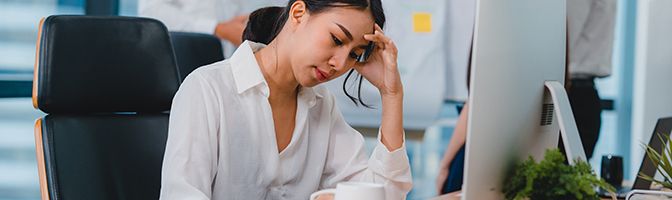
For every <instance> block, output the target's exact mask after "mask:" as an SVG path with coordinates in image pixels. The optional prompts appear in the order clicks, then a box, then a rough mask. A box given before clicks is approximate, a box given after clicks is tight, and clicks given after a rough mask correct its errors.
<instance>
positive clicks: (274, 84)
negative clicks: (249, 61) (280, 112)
mask: <svg viewBox="0 0 672 200" xmlns="http://www.w3.org/2000/svg"><path fill="white" fill-rule="evenodd" d="M254 57H255V58H256V59H257V63H259V67H260V70H261V73H262V74H263V75H264V79H266V83H267V84H268V87H269V91H270V95H269V97H268V98H269V100H280V101H284V100H293V99H296V96H297V94H298V91H299V90H298V89H299V83H298V82H297V81H296V78H294V74H293V72H292V68H291V66H289V62H287V59H284V58H283V57H282V51H281V50H280V49H279V45H278V43H277V40H273V41H272V42H271V43H270V44H268V45H267V46H266V47H265V48H262V49H260V50H259V51H257V52H256V53H255V54H254Z"/></svg>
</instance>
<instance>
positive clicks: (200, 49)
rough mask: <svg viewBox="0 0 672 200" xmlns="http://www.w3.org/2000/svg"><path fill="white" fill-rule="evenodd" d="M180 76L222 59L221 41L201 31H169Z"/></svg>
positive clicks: (182, 77) (185, 75)
mask: <svg viewBox="0 0 672 200" xmlns="http://www.w3.org/2000/svg"><path fill="white" fill-rule="evenodd" d="M170 39H171V40H172V41H173V49H174V50H175V57H177V66H178V69H179V71H180V78H181V80H184V78H186V77H187V75H189V73H191V72H192V71H194V70H195V69H196V68H198V67H201V66H203V65H207V64H210V63H214V62H217V61H221V60H224V52H223V50H222V43H221V42H220V41H219V39H217V37H215V36H213V35H208V34H202V33H187V32H170Z"/></svg>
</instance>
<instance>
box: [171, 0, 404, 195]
mask: <svg viewBox="0 0 672 200" xmlns="http://www.w3.org/2000/svg"><path fill="white" fill-rule="evenodd" d="M269 12H274V13H269ZM278 12H280V13H278ZM269 16H278V17H277V18H272V17H269ZM384 23H385V16H384V13H383V8H382V5H381V2H380V0H303V1H302V0H290V1H289V3H288V4H287V6H286V7H284V8H282V9H277V8H263V9H260V10H258V11H255V12H253V13H252V14H251V15H250V22H249V23H248V27H247V29H246V31H245V32H246V34H245V39H246V41H244V42H243V43H242V44H241V45H240V47H239V48H238V49H237V50H236V51H235V53H234V54H233V56H232V57H231V58H229V59H227V60H224V61H221V62H217V63H213V64H210V65H207V66H204V67H200V68H198V69H196V70H195V71H194V72H193V73H191V74H190V75H189V76H188V77H187V78H186V79H185V81H184V82H183V83H182V85H181V86H180V89H179V90H178V92H177V94H176V95H175V97H174V99H173V104H172V108H171V114H170V123H169V129H168V130H169V131H168V132H169V133H168V141H167V144H166V151H165V155H164V160H163V169H162V178H161V196H160V198H161V199H164V200H165V199H243V200H255V199H274V200H275V199H301V200H305V199H308V197H309V196H310V194H311V193H313V192H315V191H317V190H320V189H323V188H333V187H335V186H336V184H337V183H339V182H344V181H363V182H374V183H380V184H382V185H384V188H385V192H386V193H385V195H386V199H405V198H406V194H407V193H408V192H409V191H410V190H411V188H412V178H411V173H410V166H409V161H408V157H407V153H406V147H405V139H404V131H403V122H402V116H403V115H402V113H403V107H402V105H403V87H402V83H401V79H400V76H399V71H398V69H397V49H396V46H395V45H394V42H393V41H392V40H390V39H389V38H388V37H386V36H385V35H384V34H383V32H382V28H381V27H383V25H384ZM257 33H258V34H257ZM268 33H272V34H268ZM249 40H251V41H249ZM259 42H262V43H259ZM265 42H268V43H267V44H266V43H265ZM370 43H373V44H375V48H373V50H371V51H368V52H371V56H370V57H369V58H368V59H367V60H365V61H362V60H364V59H359V58H361V57H362V55H363V53H364V51H365V49H367V47H368V46H369V44H370ZM360 61H362V62H360ZM353 70H355V71H356V72H358V73H359V74H360V75H361V76H362V77H363V78H365V79H367V80H368V81H369V82H371V83H372V84H373V85H374V86H375V87H377V88H378V90H379V92H380V94H381V98H382V119H381V125H380V130H379V135H378V144H377V145H376V147H375V148H374V150H373V153H372V155H371V156H370V157H369V156H368V153H367V152H366V150H365V146H364V138H363V136H362V135H361V134H360V133H358V132H357V131H356V130H354V129H353V128H352V127H351V126H349V125H348V124H347V123H346V122H345V120H344V119H343V116H342V115H341V113H340V111H339V109H338V107H337V106H336V103H335V99H334V96H333V95H332V94H331V93H329V91H328V90H327V89H326V88H324V87H323V86H321V85H320V84H321V83H324V82H327V81H330V80H332V79H334V78H336V77H338V76H341V75H343V74H345V73H347V72H352V71H353ZM360 78H361V77H360ZM360 80H361V79H360ZM360 84H361V82H360ZM344 91H345V90H344ZM346 94H347V92H346ZM348 96H351V95H348ZM351 97H352V96H351ZM352 99H353V101H355V102H359V103H362V100H361V98H360V99H357V98H354V97H352Z"/></svg>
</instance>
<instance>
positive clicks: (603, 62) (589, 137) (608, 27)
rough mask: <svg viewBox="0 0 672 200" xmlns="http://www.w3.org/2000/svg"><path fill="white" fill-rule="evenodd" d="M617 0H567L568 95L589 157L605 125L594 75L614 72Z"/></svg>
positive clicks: (606, 74) (597, 76)
mask: <svg viewBox="0 0 672 200" xmlns="http://www.w3.org/2000/svg"><path fill="white" fill-rule="evenodd" d="M617 3H618V2H616V0H590V1H586V0H568V1H567V30H568V31H567V33H568V34H569V36H568V40H567V43H568V49H569V51H568V52H567V53H568V54H567V56H568V58H569V59H568V63H567V65H568V72H569V79H570V81H569V84H568V85H569V88H568V89H567V96H568V97H569V103H570V105H571V106H572V112H573V113H574V118H575V119H576V128H578V129H579V135H580V136H581V142H582V144H583V149H584V150H585V151H586V156H587V158H589V159H590V158H591V157H592V156H593V152H594V150H595V145H596V144H597V140H598V139H599V136H600V128H601V126H602V106H601V103H600V102H601V101H600V96H599V94H598V91H597V88H596V87H595V79H596V78H603V77H607V76H609V75H611V69H612V65H611V57H612V56H611V55H612V50H613V44H614V34H615V30H614V26H615V23H616V4H617Z"/></svg>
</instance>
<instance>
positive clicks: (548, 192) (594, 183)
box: [503, 149, 616, 200]
mask: <svg viewBox="0 0 672 200" xmlns="http://www.w3.org/2000/svg"><path fill="white" fill-rule="evenodd" d="M511 171H512V173H510V174H509V176H508V177H507V178H506V180H505V181H506V182H505V183H506V184H504V188H503V193H504V196H505V197H506V199H507V200H526V199H530V200H545V199H555V200H569V199H586V200H593V199H595V200H599V199H600V198H599V195H598V193H597V191H596V190H595V189H596V188H598V187H599V188H602V189H605V190H607V191H609V192H610V193H612V195H611V196H612V199H614V200H615V199H616V195H615V194H614V191H615V189H614V187H612V186H611V185H609V184H608V183H607V182H605V181H604V180H602V179H600V178H599V177H598V176H597V175H595V173H594V172H593V171H592V169H591V168H590V165H589V164H588V163H586V162H584V161H579V160H577V161H576V164H575V165H573V166H571V165H568V164H566V163H565V155H563V154H562V153H560V150H558V149H549V150H546V153H545V155H544V160H542V161H540V162H538V163H537V162H536V161H535V160H534V158H532V157H531V156H530V157H529V158H528V159H527V160H525V161H523V162H521V163H518V164H516V165H515V167H514V168H512V170H511Z"/></svg>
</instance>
